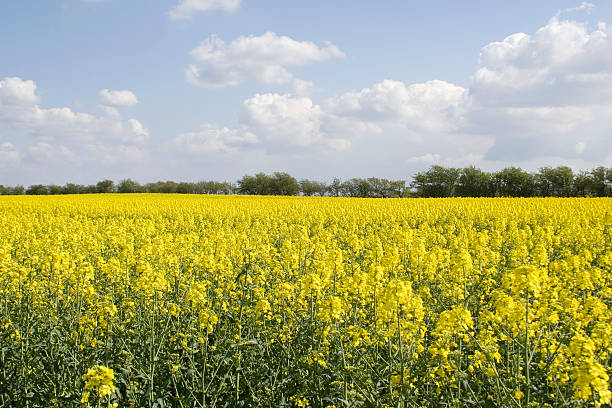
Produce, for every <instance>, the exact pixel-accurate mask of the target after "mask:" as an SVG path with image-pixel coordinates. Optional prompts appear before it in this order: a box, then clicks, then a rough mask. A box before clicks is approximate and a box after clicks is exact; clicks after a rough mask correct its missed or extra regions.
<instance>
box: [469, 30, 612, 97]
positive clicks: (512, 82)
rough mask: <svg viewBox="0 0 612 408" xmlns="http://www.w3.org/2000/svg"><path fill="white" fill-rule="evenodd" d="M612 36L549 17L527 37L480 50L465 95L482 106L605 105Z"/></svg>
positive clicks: (611, 85) (611, 78)
mask: <svg viewBox="0 0 612 408" xmlns="http://www.w3.org/2000/svg"><path fill="white" fill-rule="evenodd" d="M611 92H612V32H611V30H610V29H609V28H608V27H607V26H606V25H605V24H600V25H599V26H598V28H597V29H596V30H594V31H592V32H588V30H587V26H586V24H581V23H577V22H575V21H560V20H559V19H557V18H553V19H551V20H550V22H549V23H548V24H547V25H546V26H544V27H542V28H540V29H539V30H538V31H537V32H536V33H535V34H534V35H533V36H530V35H527V34H524V33H518V34H513V35H511V36H509V37H507V38H506V39H504V40H503V41H501V42H493V43H491V44H489V45H487V46H485V47H484V48H483V49H482V51H481V53H480V58H479V62H478V69H477V71H476V73H475V74H474V76H473V78H472V83H471V86H470V93H471V95H472V96H473V97H474V98H475V99H476V101H478V102H479V103H482V104H484V105H488V106H494V105H498V106H539V105H542V106H545V105H557V106H564V105H577V104H596V103H602V102H608V101H610V95H611Z"/></svg>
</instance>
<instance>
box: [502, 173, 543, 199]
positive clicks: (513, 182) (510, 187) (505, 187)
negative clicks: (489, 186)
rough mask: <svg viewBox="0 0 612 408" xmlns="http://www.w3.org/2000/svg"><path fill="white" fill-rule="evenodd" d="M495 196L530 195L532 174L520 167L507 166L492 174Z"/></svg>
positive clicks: (532, 191) (531, 191)
mask: <svg viewBox="0 0 612 408" xmlns="http://www.w3.org/2000/svg"><path fill="white" fill-rule="evenodd" d="M493 185H494V188H495V193H496V195H497V196H502V197H531V196H532V195H533V193H534V190H535V188H534V182H533V176H532V175H531V174H529V173H527V172H526V171H524V170H523V169H521V168H520V167H507V168H505V169H503V170H500V171H498V172H497V173H495V174H494V175H493Z"/></svg>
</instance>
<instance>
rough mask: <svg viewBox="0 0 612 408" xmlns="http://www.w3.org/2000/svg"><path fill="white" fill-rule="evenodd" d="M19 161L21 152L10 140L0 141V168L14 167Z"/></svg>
mask: <svg viewBox="0 0 612 408" xmlns="http://www.w3.org/2000/svg"><path fill="white" fill-rule="evenodd" d="M20 161H21V154H20V153H19V152H18V151H17V150H15V147H14V146H13V144H12V143H10V142H3V143H2V142H0V168H6V167H15V166H17V165H18V164H19V163H20Z"/></svg>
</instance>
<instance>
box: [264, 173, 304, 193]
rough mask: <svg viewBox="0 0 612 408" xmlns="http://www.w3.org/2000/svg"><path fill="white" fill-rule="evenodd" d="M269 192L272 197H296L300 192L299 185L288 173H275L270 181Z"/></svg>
mask: <svg viewBox="0 0 612 408" xmlns="http://www.w3.org/2000/svg"><path fill="white" fill-rule="evenodd" d="M270 192H271V193H272V194H274V195H297V194H298V193H299V192H300V185H299V183H298V182H297V180H296V179H295V178H294V177H292V176H290V175H289V174H288V173H279V172H276V173H274V176H273V177H271V180H270Z"/></svg>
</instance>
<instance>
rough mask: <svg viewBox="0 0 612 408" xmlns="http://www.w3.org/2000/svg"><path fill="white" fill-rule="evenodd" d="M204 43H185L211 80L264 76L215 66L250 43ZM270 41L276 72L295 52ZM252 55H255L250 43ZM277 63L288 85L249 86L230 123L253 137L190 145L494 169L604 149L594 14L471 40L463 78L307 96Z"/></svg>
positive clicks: (600, 155)
mask: <svg viewBox="0 0 612 408" xmlns="http://www.w3.org/2000/svg"><path fill="white" fill-rule="evenodd" d="M211 41H212V42H214V41H216V40H211ZM238 43H240V41H236V44H238ZM245 43H246V44H248V43H249V41H245ZM211 44H212V43H210V44H208V45H205V46H203V49H202V50H199V51H197V52H196V51H194V54H197V53H198V52H200V51H201V52H202V55H206V57H205V58H204V57H202V61H204V60H209V61H213V63H211V66H215V67H217V68H218V70H217V71H218V74H219V76H220V78H221V80H220V83H226V84H227V83H230V82H231V83H239V82H241V81H243V80H246V78H247V77H248V75H251V76H252V77H253V78H255V77H257V78H259V79H260V80H262V81H264V82H265V78H264V75H263V74H261V73H262V72H264V69H263V68H261V69H260V67H258V65H257V64H254V66H256V67H257V68H256V69H253V70H252V72H254V73H249V74H246V73H243V72H242V71H234V70H232V69H231V68H228V69H226V70H225V71H223V70H221V68H220V67H221V66H224V64H225V63H226V61H230V60H234V58H235V60H236V61H237V60H239V58H238V57H237V55H243V54H241V53H239V52H235V53H234V51H228V50H229V49H233V48H234V47H235V48H236V49H240V50H243V51H244V50H246V49H251V48H250V47H248V46H244V47H243V46H240V47H239V46H237V45H235V43H232V44H230V45H229V46H226V45H225V44H223V43H222V44H221V45H219V46H217V45H211ZM277 48H278V47H277ZM204 49H205V50H204ZM253 49H255V50H259V48H258V47H253ZM203 50H204V51H203ZM244 52H245V54H244V55H245V59H246V60H247V61H249V58H251V56H250V55H249V56H247V55H248V53H246V51H244ZM270 52H271V56H270V59H271V60H276V61H281V62H279V63H278V64H272V65H276V66H277V67H280V69H281V71H282V70H284V66H285V65H283V64H288V63H289V62H292V61H297V60H299V59H298V58H297V57H295V58H294V57H290V56H285V57H283V58H284V59H283V58H281V57H279V56H278V55H280V54H283V55H284V53H283V52H278V50H277V49H273V51H270ZM287 54H288V55H289V54H290V53H287ZM230 55H232V56H233V57H232V58H230V57H228V56H230ZM253 55H257V56H258V57H257V58H254V57H253V58H254V60H256V61H260V60H261V61H263V59H259V55H260V54H259V51H257V52H254V54H253ZM300 55H302V54H300ZM217 61H223V64H221V63H219V65H216V64H217ZM300 61H303V60H300ZM247 65H248V63H247ZM227 66H228V67H231V64H228V65H227ZM217 71H215V72H217ZM211 72H212V71H211ZM245 72H246V68H245ZM284 72H286V73H287V75H286V76H285V77H284V79H282V80H281V81H280V82H286V81H289V80H293V85H294V88H295V91H294V93H293V94H278V93H266V94H257V95H255V96H253V97H251V98H248V99H247V100H245V101H244V102H243V105H242V110H241V118H240V122H239V123H240V126H241V129H246V130H247V131H249V132H251V133H253V134H255V135H257V138H258V143H256V144H252V145H244V144H243V145H233V146H230V145H229V144H227V143H225V142H224V139H223V137H221V136H217V134H216V133H214V132H213V135H215V137H212V136H210V135H209V136H207V137H205V138H204V139H203V140H204V142H202V143H201V144H202V145H203V146H209V147H204V148H201V149H199V151H200V152H204V151H211V150H214V149H212V147H210V146H214V147H215V148H216V149H217V150H224V151H231V152H232V153H238V154H243V156H241V157H246V155H248V154H249V152H253V151H263V152H266V153H267V154H270V155H272V157H280V155H287V154H289V155H290V156H291V157H294V158H297V157H301V158H304V160H305V161H306V158H309V159H310V160H313V161H314V160H315V158H316V157H317V155H319V156H320V155H321V153H322V152H325V151H336V152H337V153H335V154H337V155H339V156H338V157H342V159H341V161H340V162H341V163H343V165H345V167H346V169H349V168H353V169H359V168H360V167H359V163H361V164H362V165H363V164H365V163H368V166H369V165H370V164H372V165H373V166H375V168H379V169H386V171H398V170H396V168H397V167H398V163H401V164H399V168H404V167H403V166H407V167H408V168H422V167H423V166H426V165H430V164H434V163H440V164H442V165H453V166H459V165H470V164H475V165H479V164H480V165H483V166H485V167H487V166H489V167H493V168H499V167H501V166H505V165H509V164H519V165H520V164H521V163H523V164H525V165H526V166H528V165H531V164H533V163H537V161H538V160H541V161H542V162H541V163H553V162H554V161H555V160H557V161H559V160H561V161H562V160H563V159H565V160H567V161H568V163H578V164H579V163H592V164H593V165H596V164H598V163H599V164H601V163H607V162H606V161H608V162H609V160H610V157H612V154H611V153H610V152H612V138H611V137H610V134H609V132H610V129H612V32H611V30H610V29H609V28H608V27H607V25H606V24H603V23H600V24H598V26H597V28H595V29H592V30H589V29H588V28H587V25H586V24H582V23H578V22H575V21H561V20H559V19H558V18H556V17H555V18H553V19H551V20H550V21H549V22H548V23H547V24H546V25H545V26H544V27H542V28H540V29H539V30H537V31H536V32H535V33H534V34H533V35H528V34H525V33H516V34H513V35H511V36H508V37H507V38H505V39H504V40H503V41H499V42H492V43H490V44H488V45H486V46H485V47H483V49H482V51H481V54H480V57H479V60H478V66H477V69H476V71H475V73H474V75H473V77H472V78H471V81H470V84H469V87H467V88H464V87H461V86H457V85H454V84H451V83H448V82H445V81H440V80H432V81H427V82H423V83H415V84H406V83H403V82H401V81H395V80H390V79H389V80H384V81H382V82H379V83H375V84H373V85H372V86H370V87H366V88H363V89H361V90H356V91H350V92H345V93H343V94H339V95H337V96H334V97H331V98H329V99H327V100H326V101H323V102H322V103H316V102H314V101H313V99H312V98H311V97H309V96H308V94H309V91H308V88H310V87H311V84H310V83H307V82H305V81H300V80H296V79H294V78H293V77H292V76H291V74H289V73H288V72H287V71H286V70H285V71H284ZM232 75H234V76H233V77H232V79H231V80H229V79H228V78H230V76H232ZM262 78H264V79H262ZM277 78H283V75H278V76H277ZM301 89H305V91H304V92H302V91H301ZM192 150H198V149H192ZM394 163H395V165H394ZM330 166H331V164H330Z"/></svg>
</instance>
